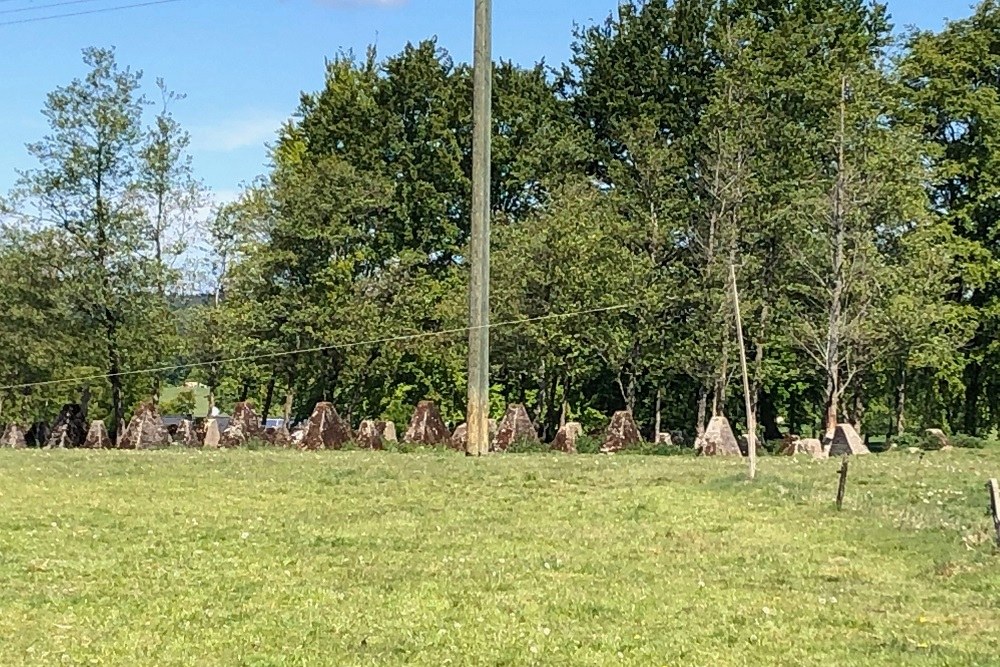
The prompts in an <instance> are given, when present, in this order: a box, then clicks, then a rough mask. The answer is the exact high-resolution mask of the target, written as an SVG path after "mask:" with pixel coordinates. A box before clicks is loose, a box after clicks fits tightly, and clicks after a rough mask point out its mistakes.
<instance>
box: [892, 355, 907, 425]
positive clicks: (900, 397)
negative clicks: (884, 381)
mask: <svg viewBox="0 0 1000 667" xmlns="http://www.w3.org/2000/svg"><path fill="white" fill-rule="evenodd" d="M895 399H896V400H895V401H894V405H893V424H892V433H891V434H890V435H903V434H904V433H906V366H905V365H904V364H900V366H899V370H898V371H897V372H896V391H895Z"/></svg>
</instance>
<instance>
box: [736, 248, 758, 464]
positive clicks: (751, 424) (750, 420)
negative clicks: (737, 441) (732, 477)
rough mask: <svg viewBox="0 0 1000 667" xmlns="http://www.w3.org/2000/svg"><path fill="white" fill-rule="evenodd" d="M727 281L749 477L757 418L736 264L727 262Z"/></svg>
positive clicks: (755, 447) (754, 458) (755, 462)
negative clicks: (737, 349)
mask: <svg viewBox="0 0 1000 667" xmlns="http://www.w3.org/2000/svg"><path fill="white" fill-rule="evenodd" d="M729 282H730V283H731V284H732V289H733V313H734V314H735V316H736V340H737V342H738V343H739V346H740V368H741V369H742V371H743V399H744V401H745V402H746V410H747V458H748V459H749V461H750V479H754V478H755V477H756V476H757V420H756V418H755V416H754V413H753V402H752V401H751V400H750V374H749V373H748V372H747V348H746V344H745V343H744V342H743V316H742V315H741V314H740V290H739V288H738V287H737V286H736V265H735V263H734V262H732V261H730V262H729Z"/></svg>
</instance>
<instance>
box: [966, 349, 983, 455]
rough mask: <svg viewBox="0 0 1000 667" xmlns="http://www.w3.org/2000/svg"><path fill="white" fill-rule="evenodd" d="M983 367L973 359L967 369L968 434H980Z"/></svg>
mask: <svg viewBox="0 0 1000 667" xmlns="http://www.w3.org/2000/svg"><path fill="white" fill-rule="evenodd" d="M982 372H983V367H982V365H981V364H980V363H979V362H978V361H973V362H972V363H970V364H969V365H968V366H966V369H965V415H964V419H963V425H964V426H963V429H962V430H964V431H965V433H966V435H974V436H978V435H979V396H980V394H981V393H982V391H983V379H982Z"/></svg>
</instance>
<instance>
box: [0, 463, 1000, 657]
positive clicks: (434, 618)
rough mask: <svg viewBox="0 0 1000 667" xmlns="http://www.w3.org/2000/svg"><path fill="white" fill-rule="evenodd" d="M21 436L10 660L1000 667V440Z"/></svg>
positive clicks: (3, 641)
mask: <svg viewBox="0 0 1000 667" xmlns="http://www.w3.org/2000/svg"><path fill="white" fill-rule="evenodd" d="M838 465H839V463H838V462H837V461H825V462H818V463H817V462H812V461H805V460H790V459H782V460H778V459H773V458H767V459H764V460H762V462H761V469H762V473H761V477H760V479H759V480H758V481H757V482H756V483H754V484H752V485H751V484H748V483H747V482H746V481H745V480H744V469H743V466H742V465H741V464H740V463H739V462H734V461H722V460H698V459H693V458H660V457H627V456H619V457H614V458H609V457H597V456H578V457H568V456H552V455H531V456H514V455H508V456H506V457H493V458H488V459H485V460H470V459H466V458H464V457H461V456H457V455H449V454H445V453H436V452H429V453H425V454H410V455H401V454H377V453H363V452H352V453H334V452H321V453H308V454H306V453H299V452H273V451H231V452H226V451H222V452H218V451H216V452H207V451H206V452H191V451H165V452H145V453H127V452H83V451H63V452H40V451H19V452H12V451H0V507H2V508H3V509H2V511H0V665H4V667H14V666H16V665H45V666H48V665H67V664H69V665H129V666H147V665H148V666H154V665H155V666H157V667H164V666H167V665H178V666H180V665H185V666H189V665H199V666H201V665H227V666H229V665H254V666H263V665H338V666H339V665H426V666H435V667H438V666H441V665H567V666H568V665H656V666H662V665H685V666H687V665H691V666H705V667H727V666H738V665H787V666H789V667H791V666H795V667H802V666H812V665H815V666H817V667H819V666H823V667H830V666H837V667H845V666H853V665H887V666H888V665H892V666H896V665H908V666H925V665H941V666H945V665H947V666H949V667H955V666H958V665H982V666H986V665H991V666H993V665H997V664H998V663H1000V635H998V634H997V633H996V629H997V627H1000V557H998V556H997V555H996V553H995V550H994V548H993V546H992V544H991V542H990V531H991V523H990V521H989V520H988V518H987V516H986V514H985V511H984V508H985V505H986V497H985V491H984V488H983V484H984V481H985V480H986V478H988V477H990V476H995V475H998V474H1000V452H983V451H978V452H977V451H953V452H939V453H932V454H928V455H927V456H926V457H925V458H923V460H921V459H920V458H918V457H917V456H914V455H909V454H902V453H900V454H888V455H884V456H879V457H875V456H872V457H867V458H861V459H857V460H855V461H853V462H852V468H851V478H850V481H849V484H848V495H847V503H846V505H845V508H844V511H843V512H840V513H837V512H836V511H835V509H834V508H833V497H834V493H835V488H836V471H837V468H838Z"/></svg>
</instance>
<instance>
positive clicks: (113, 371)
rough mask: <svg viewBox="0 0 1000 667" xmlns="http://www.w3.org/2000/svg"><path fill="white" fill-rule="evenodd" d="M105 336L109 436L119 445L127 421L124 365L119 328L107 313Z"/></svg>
mask: <svg viewBox="0 0 1000 667" xmlns="http://www.w3.org/2000/svg"><path fill="white" fill-rule="evenodd" d="M105 335H106V336H107V345H108V375H109V377H108V381H109V382H110V383H111V427H112V432H111V433H109V434H108V436H109V437H110V438H111V442H113V443H115V444H117V443H118V437H119V436H120V435H121V429H120V428H119V427H120V425H121V424H122V423H124V421H125V397H124V391H123V390H122V377H121V372H122V364H121V356H120V353H119V351H118V343H117V338H118V327H117V326H116V324H115V320H114V317H113V316H111V314H110V313H109V312H107V311H106V312H105Z"/></svg>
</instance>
